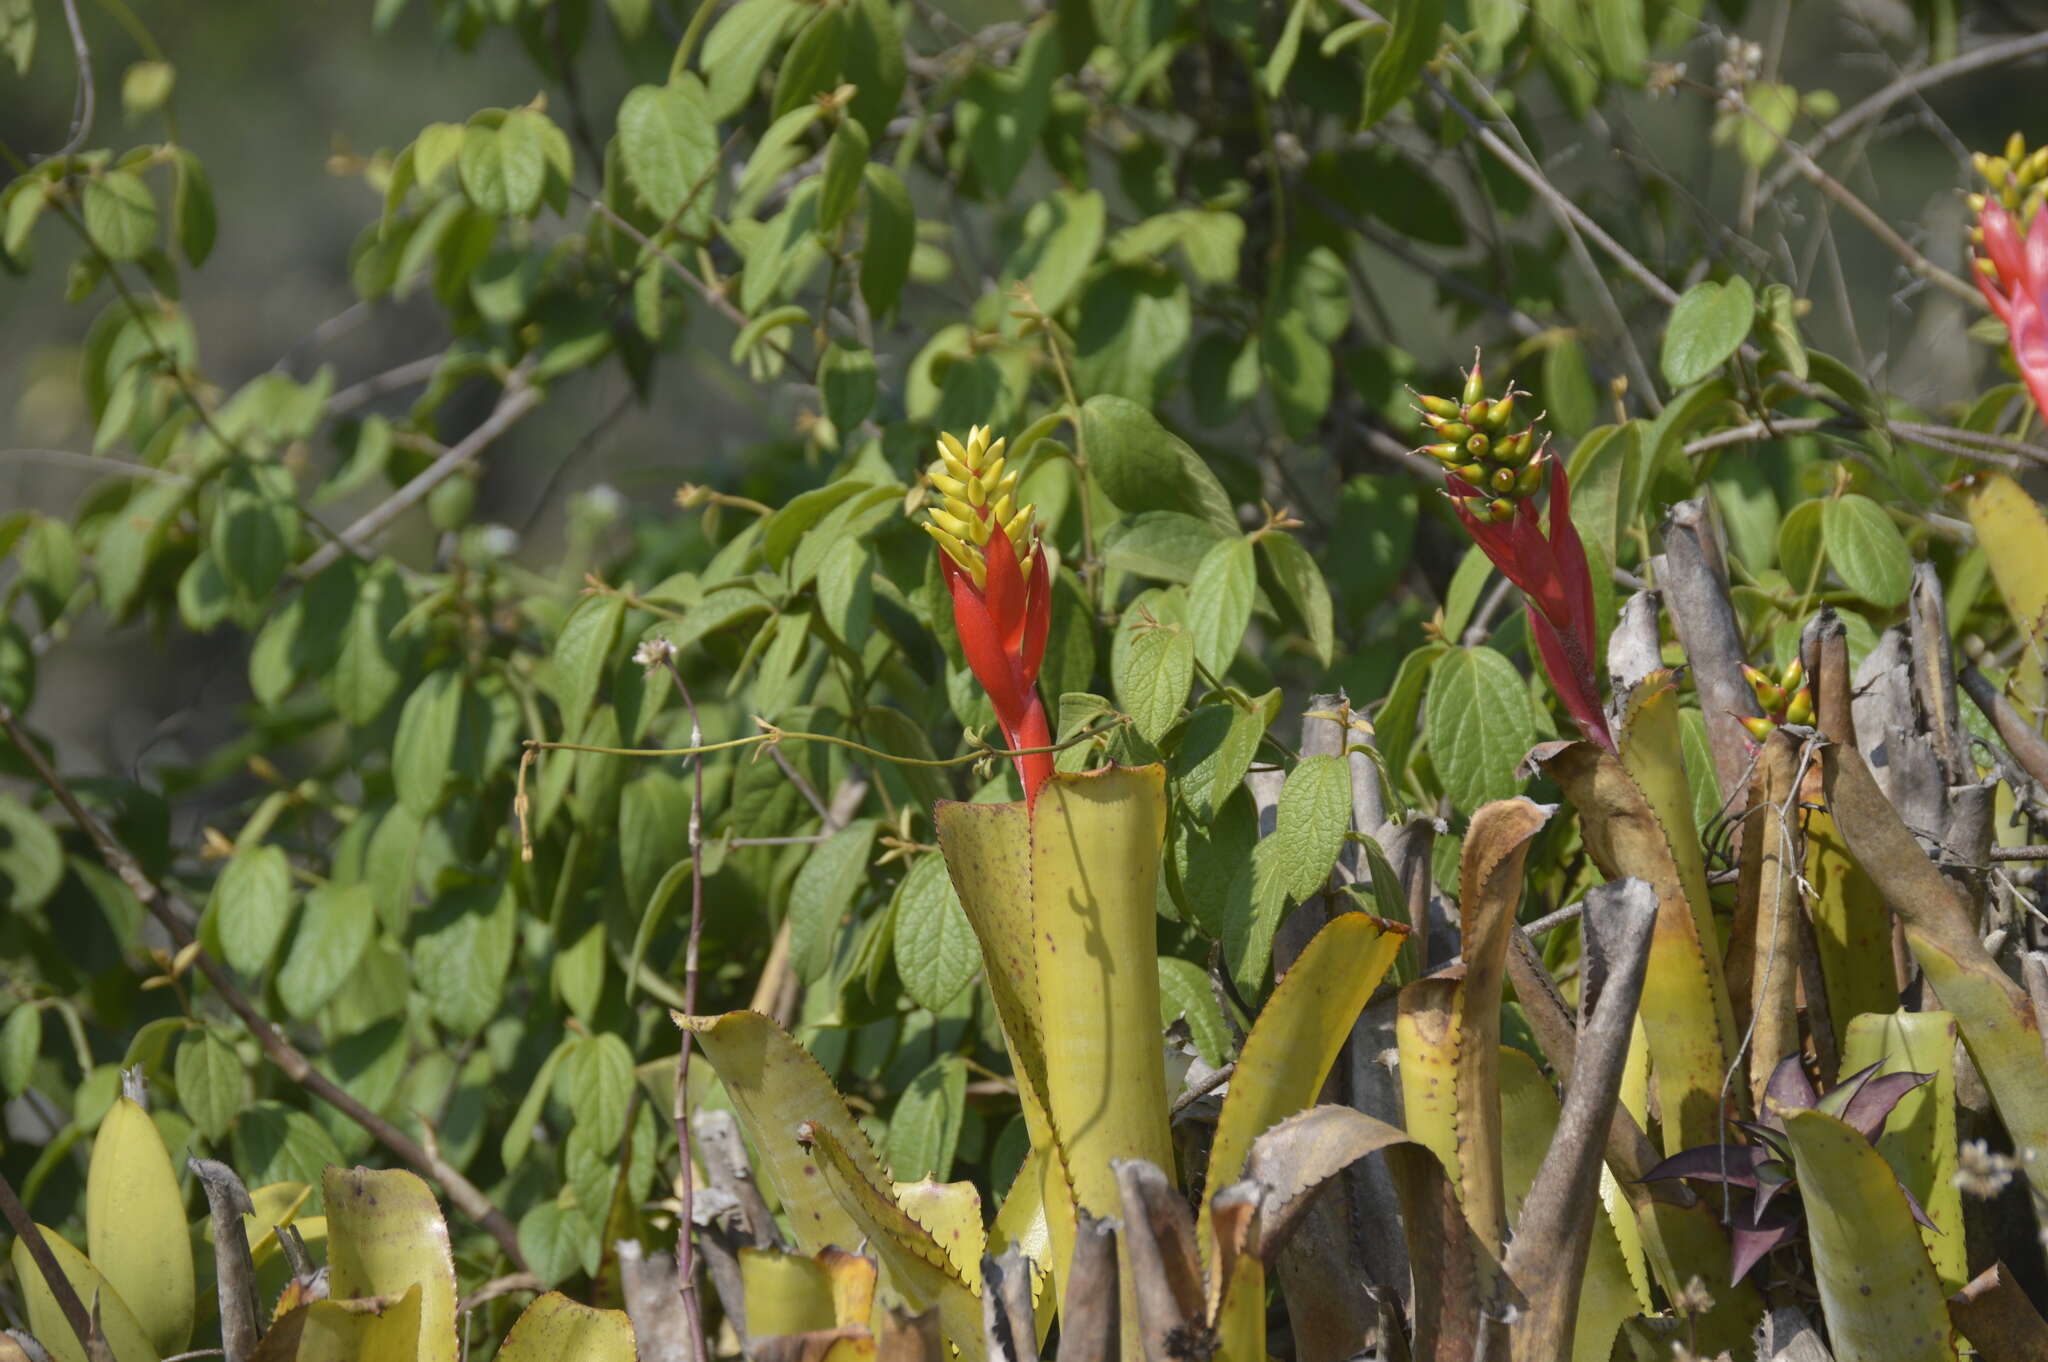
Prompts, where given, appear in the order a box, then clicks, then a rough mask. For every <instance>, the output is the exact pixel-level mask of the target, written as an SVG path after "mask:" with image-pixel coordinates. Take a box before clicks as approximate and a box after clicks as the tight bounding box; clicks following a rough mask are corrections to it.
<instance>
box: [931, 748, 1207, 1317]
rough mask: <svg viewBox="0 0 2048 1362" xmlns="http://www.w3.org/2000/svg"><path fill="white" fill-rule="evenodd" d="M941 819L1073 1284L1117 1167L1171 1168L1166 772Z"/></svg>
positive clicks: (1119, 773)
mask: <svg viewBox="0 0 2048 1362" xmlns="http://www.w3.org/2000/svg"><path fill="white" fill-rule="evenodd" d="M936 821H937V824H938V834H939V846H940V849H941V850H942V851H943V852H944V854H945V858H946V867H947V870H948V871H949V872H950V873H951V875H952V877H953V884H954V887H955V889H956V890H957V891H958V892H959V895H960V903H961V906H962V907H963V908H964V909H965V910H966V913H967V919H968V921H969V922H970V923H971V924H972V925H973V927H974V932H975V936H976V938H977V939H978V940H979V942H980V944H981V951H982V961H983V974H984V977H985V978H986V979H987V980H988V983H989V988H990V991H991V993H992V994H993V995H994V998H995V1003H996V1011H997V1015H998V1017H999V1018H1000V1020H1001V1021H1002V1024H1003V1032H1004V1035H1005V1037H1006V1039H1007V1041H1008V1044H1009V1048H1010V1055H1011V1060H1012V1065H1013V1068H1014V1069H1015V1071H1016V1074H1017V1080H1018V1081H1017V1086H1018V1090H1019V1095H1020V1098H1021V1100H1022V1103H1023V1107H1024V1117H1025V1122H1026V1125H1027V1127H1028V1128H1029V1130H1030V1134H1031V1142H1032V1148H1033V1149H1034V1150H1035V1151H1037V1153H1038V1159H1037V1161H1036V1171H1037V1175H1038V1178H1039V1182H1040V1196H1041V1201H1042V1205H1043V1208H1044V1212H1045V1217H1046V1224H1047V1229H1048V1231H1049V1238H1050V1243H1051V1255H1052V1262H1051V1267H1052V1270H1053V1272H1054V1275H1055V1278H1056V1282H1057V1284H1058V1285H1059V1286H1061V1287H1063V1286H1064V1281H1065V1274H1066V1271H1067V1267H1068V1261H1069V1259H1070V1258H1071V1256H1072V1253H1073V1244H1074V1210H1075V1207H1077V1206H1080V1207H1086V1208H1087V1209H1088V1210H1090V1211H1092V1212H1094V1213H1095V1214H1098V1215H1114V1214H1116V1213H1117V1211H1118V1208H1119V1205H1120V1200H1119V1195H1118V1192H1117V1187H1116V1179H1115V1176H1114V1174H1113V1173H1111V1171H1110V1160H1112V1159H1122V1158H1142V1159H1148V1160H1150V1161H1152V1162H1153V1163H1156V1164H1158V1165H1159V1166H1160V1167H1162V1168H1168V1169H1170V1168H1172V1167H1173V1164H1174V1158H1173V1142H1172V1137H1171V1134H1170V1132H1169V1129H1168V1126H1167V1110H1166V1073H1165V1067H1164V1062H1163V1051H1162V1046H1161V1039H1160V1031H1159V975H1158V947H1157V935H1156V934H1157V930H1158V928H1157V923H1156V916H1157V914H1156V909H1155V906H1154V901H1155V886H1156V884H1157V882H1158V875H1159V860H1160V853H1161V850H1162V847H1163V845H1164V842H1165V835H1166V773H1165V770H1164V768H1163V767H1160V766H1157V765H1152V766H1143V767H1130V768H1126V767H1115V766H1112V767H1106V768H1104V769H1102V770H1099V771H1091V772H1083V773H1079V774H1067V773H1057V774H1055V775H1054V776H1053V777H1052V779H1051V780H1049V781H1047V782H1046V784H1045V785H1044V786H1043V787H1041V788H1040V790H1039V792H1038V799H1037V802H1036V804H1035V805H1026V804H1023V803H1013V804H955V803H941V804H940V805H939V806H938V809H937V814H936ZM1013 1195H1014V1193H1013ZM1133 1305H1134V1302H1132V1301H1130V1300H1126V1307H1127V1308H1126V1310H1125V1318H1126V1320H1127V1322H1130V1323H1131V1324H1132V1328H1135V1315H1134V1310H1133V1308H1132V1307H1133ZM1127 1332H1128V1331H1127ZM1130 1343H1131V1346H1133V1347H1135V1346H1136V1336H1135V1334H1131V1335H1130Z"/></svg>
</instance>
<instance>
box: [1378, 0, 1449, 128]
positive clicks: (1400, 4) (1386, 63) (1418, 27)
mask: <svg viewBox="0 0 2048 1362" xmlns="http://www.w3.org/2000/svg"><path fill="white" fill-rule="evenodd" d="M1392 17H1393V21H1394V31H1393V32H1392V33H1391V34H1390V35H1389V36H1388V38H1387V42H1386V46H1384V47H1382V48H1381V49H1380V50H1379V55H1378V56H1376V57H1374V58H1373V62H1372V69H1371V70H1370V71H1368V72H1367V73H1366V77H1365V109H1364V111H1363V112H1362V113H1361V114H1360V115H1359V119H1358V126H1359V127H1360V128H1369V127H1371V126H1372V125H1373V124H1375V123H1377V122H1379V121H1380V120H1381V119H1382V118H1385V117H1386V116H1387V115H1388V114H1389V113H1392V112H1393V109H1394V106H1395V105H1396V104H1399V103H1400V102H1401V101H1402V100H1403V99H1405V98H1406V97H1407V95H1408V91H1409V90H1410V89H1412V88H1413V87H1414V85H1415V82H1416V81H1417V80H1418V79H1420V78H1421V76H1422V68H1423V67H1424V66H1425V65H1426V64H1427V63H1428V61H1429V59H1430V58H1431V57H1432V56H1434V55H1436V50H1437V46H1438V44H1439V42H1440V40H1441V34H1442V31H1443V26H1444V4H1443V0H1396V3H1395V4H1394V6H1393V16H1392Z"/></svg>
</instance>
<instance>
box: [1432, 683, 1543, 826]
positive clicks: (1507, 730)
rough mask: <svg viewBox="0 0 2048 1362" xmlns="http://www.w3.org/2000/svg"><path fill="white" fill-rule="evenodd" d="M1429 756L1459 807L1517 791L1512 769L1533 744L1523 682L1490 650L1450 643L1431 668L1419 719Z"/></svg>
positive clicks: (1467, 809)
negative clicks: (1426, 698)
mask: <svg viewBox="0 0 2048 1362" xmlns="http://www.w3.org/2000/svg"><path fill="white" fill-rule="evenodd" d="M1424 729H1425V732H1426V733H1427V736H1428V741H1429V755H1430V760H1431V761H1432V762H1433V763H1434V764H1435V766H1436V772H1437V776H1438V778H1439V779H1440V780H1442V782H1443V787H1444V793H1445V794H1446V795H1448V796H1450V800H1451V803H1452V805H1453V806H1454V807H1455V808H1457V810H1458V811H1459V812H1460V813H1467V814H1469V813H1471V812H1472V811H1473V810H1474V809H1477V808H1478V807H1479V806H1480V805H1481V804H1484V803H1486V802H1487V801H1488V800H1493V799H1507V798H1510V797H1511V796H1513V795H1514V793H1515V792H1516V791H1517V790H1519V789H1521V786H1522V782H1521V778H1520V776H1519V775H1518V774H1517V769H1518V768H1519V767H1520V765H1521V763H1522V757H1523V756H1524V755H1525V754H1526V753H1527V752H1528V750H1529V748H1530V747H1531V746H1533V745H1534V744H1535V742H1536V716H1535V713H1534V712H1533V711H1532V709H1531V707H1530V700H1529V688H1528V686H1527V685H1525V684H1524V683H1523V680H1522V677H1521V674H1520V673H1519V672H1517V671H1516V670H1515V664H1514V663H1512V662H1510V661H1508V660H1507V659H1506V658H1505V657H1502V656H1501V655H1500V654H1499V653H1497V652H1495V651H1494V650H1493V649H1491V648H1484V647H1480V648H1452V649H1450V650H1448V651H1447V652H1445V653H1444V654H1443V656H1442V657H1439V658H1438V659H1437V661H1436V665H1435V666H1434V667H1433V668H1432V669H1431V670H1430V677H1429V704H1428V710H1427V713H1426V715H1425V717H1424Z"/></svg>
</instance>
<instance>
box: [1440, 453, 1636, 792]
mask: <svg viewBox="0 0 2048 1362" xmlns="http://www.w3.org/2000/svg"><path fill="white" fill-rule="evenodd" d="M1536 457H1537V458H1538V459H1542V460H1547V461H1548V462H1549V464H1550V533H1549V535H1548V536H1547V537H1546V536H1545V534H1544V532H1543V525H1542V522H1541V520H1540V518H1539V517H1538V515H1537V512H1536V504H1535V502H1533V501H1530V500H1526V499H1525V500H1522V501H1518V502H1516V503H1515V509H1514V514H1513V515H1512V516H1511V517H1510V518H1509V519H1508V520H1506V521H1505V522H1495V521H1492V520H1488V519H1486V518H1484V517H1481V516H1476V515H1474V514H1473V513H1472V510H1471V507H1470V505H1469V504H1468V503H1467V502H1466V500H1465V498H1466V497H1469V496H1473V495H1476V494H1477V492H1478V489H1477V488H1475V487H1473V486H1472V485H1471V484H1470V483H1468V482H1466V481H1465V480H1464V479H1463V478H1460V477H1459V476H1458V475H1457V474H1455V473H1451V474H1448V475H1447V476H1446V479H1445V480H1446V482H1447V483H1448V484H1449V486H1450V491H1451V506H1452V509H1454V510H1455V511H1456V512H1457V515H1458V519H1459V520H1460V521H1462V522H1463V523H1464V526H1465V529H1466V531H1467V532H1468V533H1470V534H1471V536H1472V539H1473V542H1474V543H1476V544H1478V545H1479V548H1480V551H1481V552H1483V553H1484V554H1485V555H1486V556H1487V558H1489V559H1490V560H1492V562H1493V565H1494V566H1495V567H1497V568H1499V569H1500V572H1501V575H1502V576H1503V577H1506V578H1507V579H1508V580H1509V581H1510V582H1513V583H1514V584H1515V586H1517V587H1518V588H1520V590H1521V592H1522V596H1523V600H1524V603H1525V604H1526V605H1527V607H1528V615H1529V634H1530V637H1531V638H1532V639H1534V640H1535V643H1536V651H1537V653H1538V655H1539V656H1541V657H1542V659H1543V668H1544V670H1545V671H1546V672H1548V673H1549V674H1550V684H1551V686H1552V687H1553V688H1554V689H1555V690H1556V691H1557V694H1558V698H1559V699H1561V700H1563V701H1564V707H1565V710H1566V712H1568V713H1569V714H1570V715H1571V716H1572V719H1573V721H1574V722H1575V723H1577V724H1578V726H1579V731H1580V732H1582V733H1584V734H1585V735H1586V737H1587V738H1588V739H1589V740H1591V741H1593V742H1596V743H1599V744H1600V745H1601V746H1602V747H1604V748H1606V749H1607V750H1608V751H1610V752H1611V751H1613V750H1614V737H1613V735H1612V734H1611V733H1610V732H1609V731H1608V728H1607V715H1606V713H1605V711H1603V710H1602V709H1601V707H1600V682H1599V679H1598V674H1597V673H1596V672H1595V670H1594V667H1593V653H1594V649H1595V646H1596V643H1595V641H1596V640H1597V639H1598V637H1599V632H1598V626H1597V624H1596V622H1595V620H1594V617H1593V576H1592V572H1591V570H1590V569H1589V568H1588V567H1587V565H1586V547H1585V544H1584V543H1583V542H1582V541H1581V540H1580V539H1579V532H1578V529H1577V528H1576V527H1575V526H1573V524H1572V516H1571V487H1570V484H1569V482H1568V480H1567V479H1566V477H1565V472H1564V465H1563V464H1562V463H1560V462H1559V461H1558V458H1557V456H1556V455H1555V454H1551V453H1548V452H1547V451H1546V452H1541V453H1539V454H1538V455H1537V456H1536Z"/></svg>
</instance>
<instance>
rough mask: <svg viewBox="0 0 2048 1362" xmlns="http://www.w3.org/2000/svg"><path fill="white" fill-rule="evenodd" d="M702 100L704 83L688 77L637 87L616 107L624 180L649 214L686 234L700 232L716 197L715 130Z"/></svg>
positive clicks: (716, 160)
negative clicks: (714, 180) (670, 222)
mask: <svg viewBox="0 0 2048 1362" xmlns="http://www.w3.org/2000/svg"><path fill="white" fill-rule="evenodd" d="M705 101H706V97H705V93H704V86H703V84H702V83H701V82H700V81H698V79H697V78H696V77H695V76H693V75H687V74H686V75H683V76H681V77H679V78H677V79H676V80H674V81H671V82H670V83H669V84H667V85H642V86H639V87H638V88H636V89H634V90H632V91H630V92H629V93H628V94H627V95H626V97H625V99H624V100H622V101H620V104H619V134H618V147H619V156H620V159H621V160H622V161H623V163H624V165H625V169H626V178H627V180H628V181H630V182H631V183H632V186H633V188H634V189H635V190H637V191H638V192H639V195H640V200H641V202H643V203H645V204H646V205H647V208H648V211H649V212H651V213H653V214H654V216H655V217H657V218H659V219H660V220H661V221H662V222H663V223H667V222H669V221H671V220H674V221H675V222H676V224H677V227H678V229H679V230H680V231H681V232H682V233H683V234H684V235H686V236H702V235H703V234H704V232H705V230H706V229H707V228H708V226H709V225H710V222H711V213H712V207H713V203H714V201H715V200H716V198H717V194H716V192H715V186H713V185H712V184H711V183H710V178H711V175H712V172H713V170H714V168H715V167H716V165H717V162H718V128H717V126H716V125H715V124H714V122H713V121H712V118H711V111H710V109H709V108H707V107H706V102H705ZM693 193H694V194H695V195H696V197H695V199H692V198H691V197H690V196H691V195H692V194H693ZM686 203H687V204H689V210H688V211H687V212H685V211H684V210H683V205H684V204H686Z"/></svg>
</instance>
